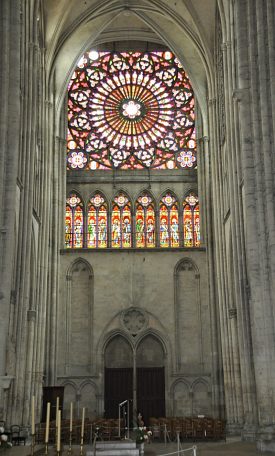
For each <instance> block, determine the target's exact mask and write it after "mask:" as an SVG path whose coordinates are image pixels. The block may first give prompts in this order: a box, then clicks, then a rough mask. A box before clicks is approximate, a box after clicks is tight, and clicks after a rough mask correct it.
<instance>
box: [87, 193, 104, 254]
mask: <svg viewBox="0 0 275 456" xmlns="http://www.w3.org/2000/svg"><path fill="white" fill-rule="evenodd" d="M107 243H108V211H107V203H106V200H105V198H104V196H103V195H102V194H101V193H95V194H94V195H93V196H92V197H91V198H90V200H89V204H88V217H87V247H88V248H106V247H107V245H108V244H107Z"/></svg>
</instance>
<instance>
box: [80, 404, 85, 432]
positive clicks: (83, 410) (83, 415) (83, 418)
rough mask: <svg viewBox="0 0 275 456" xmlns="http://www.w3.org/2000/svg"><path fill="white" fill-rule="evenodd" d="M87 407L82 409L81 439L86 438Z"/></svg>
mask: <svg viewBox="0 0 275 456" xmlns="http://www.w3.org/2000/svg"><path fill="white" fill-rule="evenodd" d="M84 421H85V407H83V409H82V424H81V438H82V437H84Z"/></svg>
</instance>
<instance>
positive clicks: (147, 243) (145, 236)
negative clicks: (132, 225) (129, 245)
mask: <svg viewBox="0 0 275 456" xmlns="http://www.w3.org/2000/svg"><path fill="white" fill-rule="evenodd" d="M155 224H156V222H155V209H154V203H153V199H152V197H151V196H150V195H149V194H148V193H143V194H142V195H140V196H139V197H138V199H137V203H136V247H137V248H140V247H147V248H152V247H155V246H156V242H155V231H156V228H155Z"/></svg>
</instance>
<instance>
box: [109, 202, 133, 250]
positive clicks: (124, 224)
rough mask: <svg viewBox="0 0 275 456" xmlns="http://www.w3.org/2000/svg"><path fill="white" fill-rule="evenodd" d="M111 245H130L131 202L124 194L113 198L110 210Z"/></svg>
mask: <svg viewBox="0 0 275 456" xmlns="http://www.w3.org/2000/svg"><path fill="white" fill-rule="evenodd" d="M112 247H115V248H127V247H132V216H131V204H130V201H129V199H128V197H127V196H126V195H124V194H123V193H120V194H119V195H118V196H116V197H115V198H114V202H113V210H112Z"/></svg>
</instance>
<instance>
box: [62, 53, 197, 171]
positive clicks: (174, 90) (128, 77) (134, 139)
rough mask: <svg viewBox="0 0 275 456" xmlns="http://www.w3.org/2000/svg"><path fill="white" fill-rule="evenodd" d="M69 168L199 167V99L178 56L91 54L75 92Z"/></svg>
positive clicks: (77, 72) (70, 116) (80, 65)
mask: <svg viewBox="0 0 275 456" xmlns="http://www.w3.org/2000/svg"><path fill="white" fill-rule="evenodd" d="M68 95H69V97H68V98H69V102H68V160H67V164H68V167H69V168H70V169H77V168H78V169H91V170H95V169H108V168H120V169H142V168H157V169H165V168H168V169H173V168H190V167H194V166H196V144H195V128H194V126H195V124H194V96H193V90H192V87H191V85H190V82H189V79H188V77H187V76H186V74H185V72H184V70H183V68H182V66H181V64H180V63H179V61H178V60H177V58H176V57H175V56H174V55H173V54H172V53H171V52H168V51H166V52H147V53H141V52H122V53H118V52H117V53H112V52H89V53H86V54H84V56H82V58H81V59H80V61H79V62H78V66H77V68H76V69H75V72H74V74H73V76H72V79H71V81H70V84H69V89H68Z"/></svg>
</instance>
